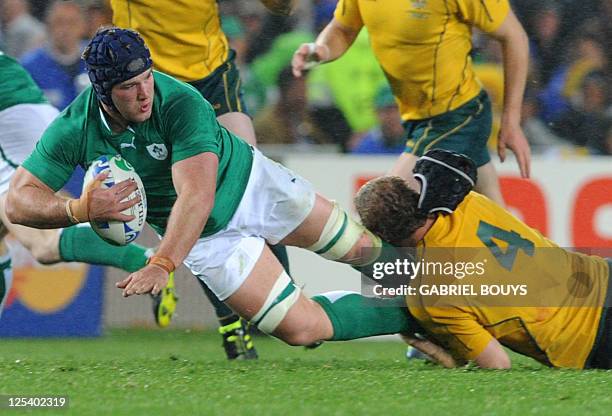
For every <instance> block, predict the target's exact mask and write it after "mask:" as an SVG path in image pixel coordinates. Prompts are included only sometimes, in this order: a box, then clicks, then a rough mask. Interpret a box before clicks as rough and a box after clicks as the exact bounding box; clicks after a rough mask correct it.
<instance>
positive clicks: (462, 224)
mask: <svg viewBox="0 0 612 416" xmlns="http://www.w3.org/2000/svg"><path fill="white" fill-rule="evenodd" d="M417 166H418V165H417ZM448 174H449V175H450V174H451V172H450V171H449V172H448ZM413 188H414V186H412V185H409V184H408V183H407V182H406V181H404V180H403V179H402V178H399V177H393V176H391V177H383V178H378V179H375V180H373V181H371V182H369V183H367V184H366V185H364V187H363V188H362V189H361V190H360V191H359V193H358V195H357V196H356V200H355V204H356V207H357V210H358V212H359V215H360V216H361V219H362V221H363V224H364V225H365V226H366V227H367V228H368V229H369V230H371V231H372V232H374V233H375V234H377V235H379V236H380V237H381V238H382V239H383V240H386V241H388V242H390V243H392V244H394V245H397V246H403V247H417V248H419V252H420V253H422V252H425V253H427V252H430V253H436V252H437V253H447V254H449V253H450V254H449V255H451V256H457V254H456V253H460V252H461V250H462V248H463V249H465V250H468V249H469V250H470V252H471V253H478V255H479V257H478V259H481V258H482V257H483V256H484V258H485V259H486V260H485V262H486V264H487V266H486V268H487V269H488V271H487V273H486V274H485V275H483V276H482V277H479V278H478V279H487V280H489V281H490V280H491V279H493V281H494V282H497V283H504V282H520V283H522V284H524V285H525V287H526V288H527V289H528V290H529V292H530V295H529V296H527V297H525V298H521V296H520V294H518V293H517V294H515V295H509V296H508V297H507V298H506V299H500V298H495V297H486V296H479V293H476V294H475V295H474V296H472V295H471V294H470V293H464V294H460V295H459V296H447V297H428V296H427V295H426V294H423V293H420V294H419V291H417V292H416V295H414V296H407V304H408V307H409V311H410V313H411V315H412V316H413V317H415V318H416V319H417V321H418V322H419V323H420V324H421V325H422V326H423V328H424V329H425V330H426V331H427V333H428V334H429V335H430V336H432V337H433V338H434V340H435V341H437V342H438V343H439V344H441V345H442V346H444V347H445V348H447V349H448V350H450V352H451V353H452V354H453V355H454V356H455V357H456V358H458V359H459V360H473V361H475V362H476V364H478V365H479V366H480V367H484V368H509V367H510V364H511V363H510V359H509V357H508V355H507V354H506V352H505V351H504V349H503V348H502V346H505V347H508V348H510V349H512V350H514V351H516V352H518V353H521V354H524V355H527V356H530V357H532V358H534V359H536V360H538V361H540V362H542V363H544V364H546V365H549V366H554V367H569V368H607V369H609V368H612V312H610V305H611V302H612V287H611V285H610V266H609V262H608V261H606V260H605V259H603V258H601V257H597V256H587V255H584V254H580V253H574V252H570V251H566V250H564V249H562V248H560V247H558V246H557V245H556V244H555V243H553V242H552V241H550V240H548V239H547V238H545V237H544V236H542V235H541V234H540V233H539V232H538V231H536V230H534V229H532V228H530V227H528V226H527V225H525V224H524V223H523V222H522V221H520V220H519V219H517V218H516V217H514V216H513V215H512V214H510V213H509V212H508V211H506V210H505V209H503V208H502V207H500V206H499V205H497V204H496V203H495V202H493V201H491V200H490V199H488V198H487V197H485V196H483V195H480V194H477V193H475V192H470V193H469V194H468V195H467V196H466V197H465V199H464V200H463V201H462V202H461V203H459V204H458V206H457V207H456V209H454V212H452V213H450V214H448V213H447V214H446V215H444V214H439V213H434V214H428V213H427V212H423V210H422V209H420V208H419V206H420V204H421V203H422V201H423V200H424V199H425V200H426V199H427V195H428V194H433V193H435V194H440V193H444V192H445V193H446V194H453V193H456V192H455V191H453V190H452V189H451V188H448V189H445V190H444V189H439V188H438V189H429V188H427V187H423V189H424V191H423V192H425V197H421V198H420V195H419V194H418V193H417V192H416V191H414V190H413ZM425 189H426V190H425ZM438 249H440V250H438ZM436 250H437V251H436ZM430 256H432V257H434V258H437V257H436V254H433V255H430ZM459 257H461V255H460V256H459ZM487 260H488V262H487ZM438 277H440V276H434V277H433V278H432V277H431V276H427V278H426V279H427V283H430V282H431V284H435V282H436V280H437V279H438ZM424 281H425V277H423V276H417V277H416V279H415V280H414V281H413V283H412V284H411V286H413V287H418V286H419V284H422V283H423V282H424ZM437 281H438V282H439V281H440V280H439V279H438V280H437Z"/></svg>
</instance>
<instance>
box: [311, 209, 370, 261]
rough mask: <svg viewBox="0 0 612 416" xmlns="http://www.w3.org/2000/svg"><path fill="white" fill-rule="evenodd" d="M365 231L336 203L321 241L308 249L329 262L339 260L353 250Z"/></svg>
mask: <svg viewBox="0 0 612 416" xmlns="http://www.w3.org/2000/svg"><path fill="white" fill-rule="evenodd" d="M364 231H365V228H364V227H363V226H362V225H359V224H358V223H356V222H355V221H354V220H353V219H352V218H350V217H349V216H348V215H347V214H346V212H344V210H342V209H340V207H339V206H338V205H337V204H336V203H334V208H333V209H332V212H331V214H330V216H329V219H328V220H327V223H326V224H325V227H323V232H322V233H321V236H320V237H319V241H317V242H316V243H314V244H313V245H312V246H310V247H308V250H311V251H314V252H315V253H317V254H319V255H321V256H322V257H324V258H326V259H328V260H339V259H341V258H342V257H344V256H346V254H347V253H348V252H349V251H350V250H351V248H352V247H353V246H354V245H355V244H356V243H357V242H358V241H359V238H360V237H361V234H362V233H363V232H364Z"/></svg>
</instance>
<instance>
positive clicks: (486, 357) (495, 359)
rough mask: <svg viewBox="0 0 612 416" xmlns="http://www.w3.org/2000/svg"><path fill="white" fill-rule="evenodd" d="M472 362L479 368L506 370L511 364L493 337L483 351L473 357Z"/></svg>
mask: <svg viewBox="0 0 612 416" xmlns="http://www.w3.org/2000/svg"><path fill="white" fill-rule="evenodd" d="M474 362H475V363H476V364H477V365H478V367H480V368H490V369H495V370H506V369H509V368H510V367H511V366H512V363H511V362H510V357H509V356H508V354H507V353H506V351H505V350H504V348H503V347H502V346H501V344H500V343H499V341H497V340H496V339H495V338H493V339H491V341H489V343H488V344H487V346H486V347H485V349H484V351H483V352H481V353H480V354H479V355H478V356H477V357H476V358H474Z"/></svg>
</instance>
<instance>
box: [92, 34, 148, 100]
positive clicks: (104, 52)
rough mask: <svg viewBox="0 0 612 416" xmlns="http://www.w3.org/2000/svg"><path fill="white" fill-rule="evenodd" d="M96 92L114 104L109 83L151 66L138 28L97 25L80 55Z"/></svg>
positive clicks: (112, 85)
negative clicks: (99, 27)
mask: <svg viewBox="0 0 612 416" xmlns="http://www.w3.org/2000/svg"><path fill="white" fill-rule="evenodd" d="M82 58H83V60H84V61H85V64H86V66H87V73H88V75H89V80H90V81H91V85H92V86H93V89H94V91H95V93H96V96H97V97H98V99H99V100H100V101H102V102H103V103H104V104H106V105H108V106H110V107H112V108H115V106H114V104H113V100H112V98H111V90H112V89H113V87H114V86H115V85H117V84H119V83H121V82H123V81H127V80H128V79H130V78H133V77H135V76H137V75H140V74H142V73H143V72H144V71H146V70H147V69H149V68H151V66H152V65H153V61H152V60H151V52H149V48H148V47H147V45H145V43H144V40H143V39H142V37H140V35H139V34H138V32H136V31H134V30H131V29H122V28H119V27H106V28H102V29H100V30H99V31H98V32H97V33H96V34H95V36H94V37H93V39H91V41H90V42H89V45H87V47H86V48H85V51H83V55H82Z"/></svg>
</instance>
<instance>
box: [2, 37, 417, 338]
mask: <svg viewBox="0 0 612 416" xmlns="http://www.w3.org/2000/svg"><path fill="white" fill-rule="evenodd" d="M84 58H85V62H86V64H87V67H88V72H89V77H90V80H91V81H92V87H90V88H88V89H86V90H85V91H84V92H83V93H82V94H81V95H80V96H79V97H78V98H77V99H76V100H75V101H74V102H73V103H72V104H71V105H70V106H69V107H68V108H67V109H66V110H65V111H64V112H63V113H62V114H61V115H60V116H59V117H58V118H57V119H56V120H55V121H54V122H53V123H52V124H51V125H50V126H49V128H48V129H47V130H46V131H45V133H44V134H43V136H42V138H41V140H40V141H39V142H38V144H37V145H36V150H35V151H34V152H33V153H32V154H31V155H30V157H29V158H28V159H27V160H26V161H25V162H24V164H23V165H22V166H21V167H20V168H19V169H18V171H17V173H16V175H15V177H14V179H13V181H12V183H11V189H10V191H9V196H8V200H7V214H8V216H9V218H10V219H11V221H13V222H16V223H20V224H24V225H29V226H34V227H39V228H44V227H62V226H67V225H70V223H71V220H70V217H74V218H76V219H78V221H80V222H88V221H97V220H99V221H108V220H119V221H124V220H127V219H128V218H129V217H128V216H125V215H124V214H121V211H123V210H124V209H126V208H127V207H129V206H131V205H133V204H135V203H136V201H137V200H132V201H126V202H121V201H122V200H124V199H125V197H126V196H128V195H129V194H130V193H131V192H133V191H134V190H135V189H136V185H135V184H133V183H129V182H128V183H119V184H117V186H118V187H117V188H115V189H113V188H111V189H108V190H103V189H100V188H92V189H90V190H89V191H88V192H87V193H85V195H83V196H82V197H81V198H79V199H73V200H68V201H67V200H65V199H63V198H60V197H58V196H57V195H56V194H55V191H56V190H57V189H59V188H61V186H62V185H63V184H64V183H65V182H66V180H67V179H68V178H69V176H70V174H71V173H72V171H73V170H74V168H75V167H76V166H77V165H81V166H88V165H89V164H90V163H91V162H92V161H93V160H95V159H96V158H98V157H99V156H101V155H108V154H111V155H113V154H120V155H121V156H122V157H123V158H125V159H126V160H127V161H128V162H130V164H132V166H133V167H134V169H135V170H136V171H137V172H138V174H139V175H140V177H141V179H142V181H143V183H144V187H145V190H146V193H147V201H148V218H147V221H148V223H149V224H150V225H151V226H153V228H154V229H155V230H156V231H157V232H158V233H159V235H160V236H161V237H162V239H161V244H160V246H159V249H158V250H157V252H156V253H155V255H154V256H152V257H151V259H150V261H149V263H148V264H147V265H146V266H144V267H143V268H141V269H140V270H138V271H136V272H135V273H132V274H131V275H129V276H128V277H127V278H126V279H124V280H122V281H120V282H118V283H117V287H119V288H121V289H122V290H123V295H124V296H126V297H127V296H131V295H141V294H146V293H153V294H156V293H159V291H160V290H162V289H163V288H164V286H165V285H166V284H167V282H168V274H169V273H170V272H172V271H173V270H174V268H175V267H176V266H177V265H179V264H180V263H184V264H185V265H186V266H187V267H188V268H189V269H190V270H191V271H192V272H193V273H194V274H195V275H197V276H198V277H199V278H200V279H202V280H203V281H204V282H205V283H206V284H207V285H208V286H209V287H210V289H211V290H212V291H213V292H214V293H215V295H217V297H218V298H219V299H221V300H223V301H225V302H226V303H227V304H228V305H229V306H230V307H231V308H232V309H233V310H234V311H236V312H237V313H238V314H240V315H241V316H242V317H244V318H246V319H248V320H250V321H252V322H253V323H254V324H255V325H257V326H258V327H259V328H260V329H261V330H262V331H264V332H266V333H269V334H272V335H274V336H276V337H278V338H280V339H282V340H284V341H285V342H287V343H289V344H291V345H310V344H313V343H315V342H317V341H320V340H347V339H354V338H361V337H366V336H372V335H380V334H394V333H398V332H412V331H413V328H410V327H409V326H410V325H406V322H407V320H406V318H405V316H404V315H405V314H406V313H407V312H406V309H405V308H386V307H375V306H386V305H387V304H388V303H389V302H396V301H397V300H395V299H383V300H377V299H370V300H368V299H365V298H364V297H362V296H361V295H358V294H355V296H342V298H341V299H334V296H333V294H328V296H326V297H315V298H313V299H308V298H307V297H305V296H304V295H303V294H302V293H301V289H300V288H299V287H298V286H296V285H295V284H294V283H293V282H292V281H291V279H290V278H289V276H288V275H287V274H286V272H285V271H284V270H283V268H282V266H281V264H280V263H279V262H278V260H277V259H276V258H275V257H274V256H273V254H272V252H271V251H270V249H269V247H268V245H267V244H266V243H270V244H277V243H279V242H280V243H282V244H287V245H292V246H297V247H302V248H306V249H308V250H311V251H314V252H316V253H318V254H320V255H321V256H323V257H324V258H327V259H330V260H334V261H340V262H344V263H348V264H350V265H352V266H354V267H363V266H367V265H369V264H371V263H373V262H375V261H376V260H377V259H378V258H379V256H380V253H381V252H382V250H380V249H381V248H382V246H383V242H382V241H381V240H380V238H378V237H376V236H374V235H373V234H372V233H370V232H369V231H368V230H366V229H365V228H364V227H363V226H361V225H360V224H358V223H357V222H355V221H354V220H352V219H351V218H350V217H349V216H348V215H347V214H346V212H345V211H344V210H342V209H341V208H340V207H339V206H338V205H336V204H334V203H332V202H331V201H329V200H327V199H325V198H324V197H322V196H320V195H318V194H316V193H315V191H314V189H313V188H312V185H311V184H310V183H308V182H307V181H306V180H304V179H303V178H301V177H300V176H299V175H297V174H295V173H293V172H292V171H290V170H288V169H286V168H285V167H283V166H282V165H280V164H278V163H275V162H273V161H271V160H269V159H267V158H266V157H265V156H263V155H262V154H261V153H260V152H259V151H258V150H256V149H254V148H253V147H251V146H250V145H248V144H247V143H246V142H244V141H243V140H241V139H240V138H238V137H237V136H235V135H233V134H232V133H230V132H229V131H228V130H226V129H225V128H224V127H222V126H221V125H220V124H219V123H218V121H217V119H216V117H215V113H214V110H213V108H212V107H211V105H210V104H209V103H208V102H207V101H206V100H204V98H203V97H202V96H201V94H200V93H199V92H197V91H196V90H195V89H193V88H192V87H190V86H188V85H186V84H184V83H182V82H180V81H178V80H176V79H174V78H172V77H170V76H168V75H165V74H163V73H160V72H156V71H153V70H152V68H151V67H152V61H151V57H150V53H149V51H148V49H147V47H146V46H145V44H144V41H143V40H142V38H141V37H140V36H139V35H138V34H137V33H136V32H134V31H131V30H127V29H120V28H105V29H102V30H101V31H99V32H98V33H97V34H96V35H95V36H94V38H93V39H92V40H91V42H90V43H89V45H88V47H87V48H86V50H85V52H84ZM124 144H129V146H128V145H125V146H122V145H124ZM365 247H368V248H373V249H370V250H362V249H363V248H365ZM330 278H332V277H331V276H330ZM400 301H402V302H403V300H400ZM368 305H369V306H372V307H367V306H368ZM364 306H365V307H364ZM400 315H401V318H400ZM409 322H410V321H409Z"/></svg>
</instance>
